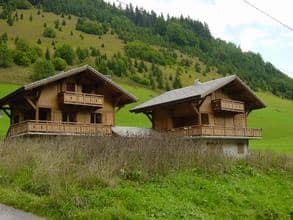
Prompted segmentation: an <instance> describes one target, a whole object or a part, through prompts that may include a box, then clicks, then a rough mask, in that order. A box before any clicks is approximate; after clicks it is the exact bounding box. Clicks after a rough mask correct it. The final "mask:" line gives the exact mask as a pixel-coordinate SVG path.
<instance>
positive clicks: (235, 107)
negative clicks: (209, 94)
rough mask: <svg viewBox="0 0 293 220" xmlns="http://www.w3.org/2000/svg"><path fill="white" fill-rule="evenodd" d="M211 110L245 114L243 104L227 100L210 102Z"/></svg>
mask: <svg viewBox="0 0 293 220" xmlns="http://www.w3.org/2000/svg"><path fill="white" fill-rule="evenodd" d="M212 108H213V110H214V111H230V112H240V113H244V112H245V106H244V102H240V101H235V100H229V99H215V100H213V101H212Z"/></svg>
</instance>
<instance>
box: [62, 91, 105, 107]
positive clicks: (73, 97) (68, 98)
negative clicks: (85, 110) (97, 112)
mask: <svg viewBox="0 0 293 220" xmlns="http://www.w3.org/2000/svg"><path fill="white" fill-rule="evenodd" d="M59 103H60V104H65V105H81V106H91V107H103V105H104V96H103V95H95V94H88V93H77V92H61V93H60V94H59Z"/></svg>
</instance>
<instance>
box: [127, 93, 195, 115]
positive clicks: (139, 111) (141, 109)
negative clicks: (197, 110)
mask: <svg viewBox="0 0 293 220" xmlns="http://www.w3.org/2000/svg"><path fill="white" fill-rule="evenodd" d="M200 98H201V96H200V95H197V96H192V97H188V98H185V99H180V100H176V101H170V102H164V103H160V104H156V105H152V106H147V107H141V108H136V107H135V108H133V109H131V110H130V112H132V113H141V112H146V111H148V110H151V109H153V108H156V107H158V106H166V105H174V104H179V103H183V102H187V101H191V100H198V99H200Z"/></svg>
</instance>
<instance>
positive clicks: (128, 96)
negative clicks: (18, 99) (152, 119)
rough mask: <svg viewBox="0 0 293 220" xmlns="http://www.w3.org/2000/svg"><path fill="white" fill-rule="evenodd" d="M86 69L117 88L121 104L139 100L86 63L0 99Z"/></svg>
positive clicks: (5, 99)
mask: <svg viewBox="0 0 293 220" xmlns="http://www.w3.org/2000/svg"><path fill="white" fill-rule="evenodd" d="M85 71H86V72H88V73H90V74H92V76H93V77H96V78H97V79H99V80H102V81H104V82H105V83H106V84H107V85H108V86H109V87H111V88H112V89H114V90H116V91H117V93H120V94H121V95H122V96H123V97H124V101H121V102H123V103H121V105H124V104H128V103H132V102H136V101H137V98H136V97H135V96H134V95H132V94H130V93H129V92H127V91H125V90H124V89H122V88H121V87H120V86H119V85H117V84H116V83H114V82H113V81H112V80H111V79H109V78H108V77H106V76H104V75H103V74H101V73H100V72H98V71H97V70H95V69H94V68H92V67H91V66H89V65H85V66H82V67H78V68H74V69H71V70H69V71H66V72H60V73H57V74H55V75H53V76H50V77H48V78H45V79H41V80H39V81H36V82H33V83H30V84H27V85H24V86H23V87H21V88H19V89H18V90H16V91H14V92H13V93H11V94H8V95H7V96H6V97H4V98H2V99H1V100H0V105H3V104H5V102H6V101H7V100H9V99H10V98H11V97H14V96H17V95H20V94H22V93H24V92H26V91H30V90H33V89H36V88H38V87H42V86H45V85H48V84H50V83H54V82H56V81H59V80H62V79H65V78H68V77H70V76H74V75H77V74H80V73H83V72H85Z"/></svg>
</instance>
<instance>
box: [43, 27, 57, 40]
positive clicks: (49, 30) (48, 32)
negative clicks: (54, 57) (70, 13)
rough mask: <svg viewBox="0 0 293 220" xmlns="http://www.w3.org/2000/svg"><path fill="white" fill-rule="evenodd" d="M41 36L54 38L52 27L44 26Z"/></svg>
mask: <svg viewBox="0 0 293 220" xmlns="http://www.w3.org/2000/svg"><path fill="white" fill-rule="evenodd" d="M43 36H44V37H47V38H55V37H56V32H55V30H54V29H53V28H50V27H45V29H44V32H43Z"/></svg>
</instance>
